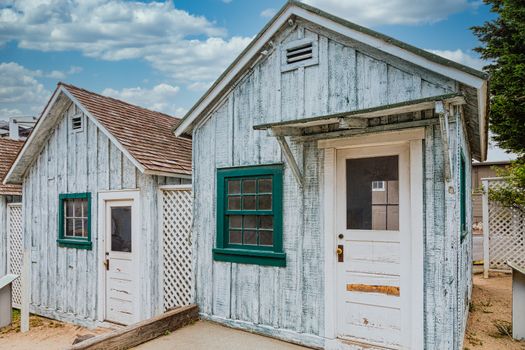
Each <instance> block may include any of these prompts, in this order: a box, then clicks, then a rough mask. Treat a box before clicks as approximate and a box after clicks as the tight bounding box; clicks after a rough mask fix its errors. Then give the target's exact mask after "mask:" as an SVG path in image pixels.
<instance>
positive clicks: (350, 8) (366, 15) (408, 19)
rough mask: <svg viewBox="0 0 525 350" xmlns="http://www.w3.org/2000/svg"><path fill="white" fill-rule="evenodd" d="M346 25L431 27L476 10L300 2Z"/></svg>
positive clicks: (429, 3)
mask: <svg viewBox="0 0 525 350" xmlns="http://www.w3.org/2000/svg"><path fill="white" fill-rule="evenodd" d="M303 1H304V2H305V3H307V4H310V5H312V6H316V7H319V8H321V9H323V10H325V11H327V12H330V13H333V14H336V15H337V16H339V17H342V18H345V19H347V20H349V21H352V22H356V23H358V24H364V25H382V24H419V23H433V22H438V21H441V20H443V19H445V18H447V17H448V16H449V15H451V14H453V13H457V12H461V11H464V10H466V9H468V8H475V7H477V6H479V2H478V1H472V0H421V1H413V0H368V1H367V2H366V5H364V3H363V1H361V0H346V1H341V0H303Z"/></svg>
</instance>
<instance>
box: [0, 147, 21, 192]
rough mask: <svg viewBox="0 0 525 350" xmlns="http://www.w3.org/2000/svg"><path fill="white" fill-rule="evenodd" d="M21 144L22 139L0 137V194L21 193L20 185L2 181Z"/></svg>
mask: <svg viewBox="0 0 525 350" xmlns="http://www.w3.org/2000/svg"><path fill="white" fill-rule="evenodd" d="M23 145H24V141H16V140H12V139H8V138H0V181H1V182H0V195H21V194H22V186H20V185H4V184H3V181H4V178H5V176H6V174H7V172H8V171H9V168H10V167H11V164H12V163H13V161H14V160H15V158H16V156H17V154H18V152H19V151H20V149H21V148H22V146H23Z"/></svg>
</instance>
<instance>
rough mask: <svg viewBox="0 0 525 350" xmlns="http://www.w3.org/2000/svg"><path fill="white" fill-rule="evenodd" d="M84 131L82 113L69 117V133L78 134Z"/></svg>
mask: <svg viewBox="0 0 525 350" xmlns="http://www.w3.org/2000/svg"><path fill="white" fill-rule="evenodd" d="M82 130H84V118H82V113H78V114H75V115H73V116H72V117H71V131H75V132H80V131H82Z"/></svg>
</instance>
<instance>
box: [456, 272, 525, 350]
mask: <svg viewBox="0 0 525 350" xmlns="http://www.w3.org/2000/svg"><path fill="white" fill-rule="evenodd" d="M511 315H512V279H511V276H510V275H508V274H496V273H493V274H490V278H489V279H484V278H483V275H481V274H476V275H474V288H473V291H472V304H471V306H470V316H469V320H468V325H467V333H466V335H465V345H464V349H465V350H525V341H521V342H518V341H515V340H513V339H512V325H511V320H512V316H511Z"/></svg>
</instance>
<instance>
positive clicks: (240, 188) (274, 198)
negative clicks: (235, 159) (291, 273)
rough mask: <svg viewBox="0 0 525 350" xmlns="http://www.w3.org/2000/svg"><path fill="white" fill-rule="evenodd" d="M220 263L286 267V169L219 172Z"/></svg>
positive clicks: (277, 167)
mask: <svg viewBox="0 0 525 350" xmlns="http://www.w3.org/2000/svg"><path fill="white" fill-rule="evenodd" d="M217 188H218V190H217V247H216V249H214V257H215V259H216V260H222V261H235V262H245V263H257V264H262V265H273V266H284V263H285V260H284V259H285V255H284V253H283V252H282V166H281V165H271V166H256V167H242V168H229V169H219V170H218V171H217Z"/></svg>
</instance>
